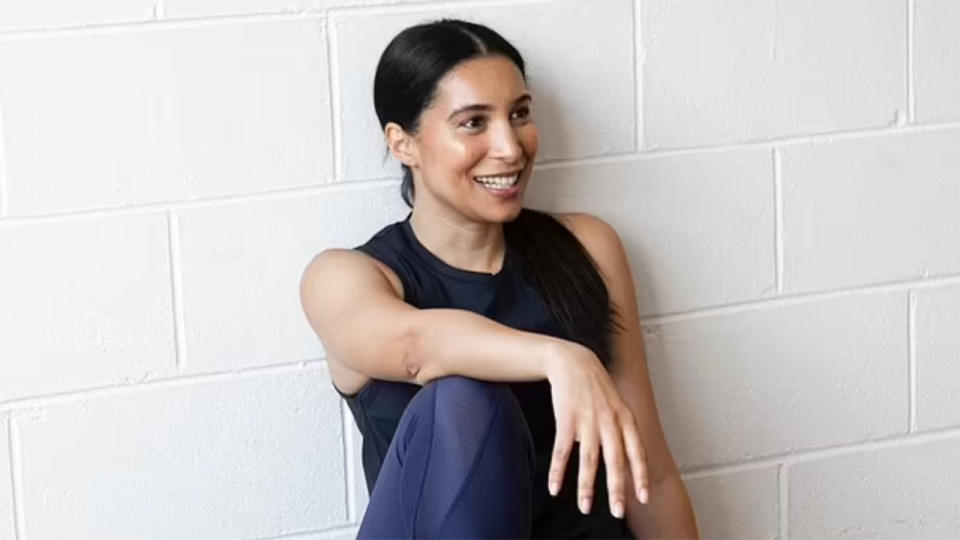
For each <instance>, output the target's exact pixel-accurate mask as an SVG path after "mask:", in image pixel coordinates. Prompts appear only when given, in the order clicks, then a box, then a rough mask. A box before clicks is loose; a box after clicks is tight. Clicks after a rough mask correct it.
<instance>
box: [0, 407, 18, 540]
mask: <svg viewBox="0 0 960 540" xmlns="http://www.w3.org/2000/svg"><path fill="white" fill-rule="evenodd" d="M8 419H9V414H6V413H0V538H16V537H17V531H16V520H15V519H14V517H13V512H14V510H13V471H12V470H11V467H10V440H9V438H8V437H7V435H8V432H9V429H8V424H7V421H8Z"/></svg>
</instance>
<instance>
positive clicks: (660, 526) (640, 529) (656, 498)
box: [625, 474, 699, 538]
mask: <svg viewBox="0 0 960 540" xmlns="http://www.w3.org/2000/svg"><path fill="white" fill-rule="evenodd" d="M627 484H628V488H629V489H628V490H627V493H633V482H632V480H631V479H630V477H627ZM627 501H628V502H627V508H626V516H625V517H626V519H627V525H628V526H629V527H630V531H631V532H633V534H634V536H636V537H637V538H699V533H698V531H697V523H696V519H695V518H694V515H693V506H692V505H691V504H690V498H689V497H688V496H687V490H686V488H685V487H684V485H683V479H682V478H680V475H679V474H670V475H668V476H666V477H664V478H663V479H662V480H661V481H660V482H659V483H656V484H651V485H650V499H649V502H648V503H647V504H641V503H640V501H638V500H637V498H636V497H628V498H627Z"/></svg>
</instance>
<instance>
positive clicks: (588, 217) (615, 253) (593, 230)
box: [551, 212, 625, 274]
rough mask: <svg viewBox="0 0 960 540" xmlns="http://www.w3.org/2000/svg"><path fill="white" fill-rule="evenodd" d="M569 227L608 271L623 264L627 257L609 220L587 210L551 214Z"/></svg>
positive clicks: (606, 271)
mask: <svg viewBox="0 0 960 540" xmlns="http://www.w3.org/2000/svg"><path fill="white" fill-rule="evenodd" d="M551 215H552V216H553V217H555V218H556V219H557V221H559V222H560V223H562V224H563V225H564V226H566V227H567V229H569V230H570V232H572V233H573V235H574V237H576V239H577V240H578V241H579V242H580V243H581V244H582V245H583V247H584V249H586V250H587V253H589V254H590V257H592V258H593V260H594V262H596V263H597V265H598V266H599V267H600V268H601V270H602V271H604V272H605V273H608V274H609V272H610V271H611V270H612V268H611V267H614V266H617V265H619V264H621V263H622V262H623V261H622V259H624V258H625V255H624V248H623V242H622V241H621V240H620V235H619V234H617V231H616V230H615V229H614V228H613V226H612V225H610V224H609V223H608V222H606V221H605V220H603V219H602V218H600V217H597V216H595V215H593V214H589V213H587V212H566V213H553V214H551Z"/></svg>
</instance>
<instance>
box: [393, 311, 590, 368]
mask: <svg viewBox="0 0 960 540" xmlns="http://www.w3.org/2000/svg"><path fill="white" fill-rule="evenodd" d="M410 332H411V339H410V350H409V351H408V355H407V359H406V363H407V369H408V370H409V372H410V374H411V375H415V376H416V377H415V378H416V381H417V383H418V384H421V385H423V384H426V383H427V382H429V381H431V380H433V379H436V378H439V377H444V376H447V375H462V376H466V377H472V378H475V379H481V380H488V381H536V380H542V379H545V378H546V363H547V360H548V358H549V357H550V355H551V351H552V350H554V348H555V347H557V346H561V347H562V346H570V345H574V343H573V342H570V341H566V340H563V339H560V338H555V337H552V336H548V335H545V334H538V333H535V332H527V331H523V330H517V329H516V328H511V327H509V326H506V325H503V324H500V323H498V322H496V321H494V320H491V319H489V318H487V317H484V316H482V315H479V314H477V313H473V312H471V311H466V310H462V309H447V308H436V309H421V310H419V311H417V312H416V313H415V314H414V315H413V317H412V321H411V330H410Z"/></svg>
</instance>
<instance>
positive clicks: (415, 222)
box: [410, 205, 506, 274]
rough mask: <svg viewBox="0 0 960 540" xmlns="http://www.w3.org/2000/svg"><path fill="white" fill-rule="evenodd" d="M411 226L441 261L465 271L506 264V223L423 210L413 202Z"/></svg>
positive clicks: (491, 271)
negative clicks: (504, 227)
mask: <svg viewBox="0 0 960 540" xmlns="http://www.w3.org/2000/svg"><path fill="white" fill-rule="evenodd" d="M410 226H411V228H412V229H413V233H414V235H415V236H416V237H417V240H418V241H419V242H420V243H421V244H423V246H424V247H425V248H427V250H428V251H430V252H431V253H433V254H434V255H436V256H437V257H438V258H440V260H442V261H443V262H445V263H447V264H449V265H450V266H453V267H455V268H460V269H463V270H469V271H472V272H484V273H488V274H494V273H497V272H499V271H500V269H501V268H502V267H503V262H504V257H505V248H506V243H505V242H504V238H503V224H502V223H496V222H493V223H492V222H487V221H475V220H471V219H469V218H467V217H466V216H463V215H461V214H456V213H454V214H451V213H446V212H441V211H434V210H433V209H431V210H429V211H424V210H423V209H418V207H417V205H414V209H413V211H412V214H411V215H410Z"/></svg>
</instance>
